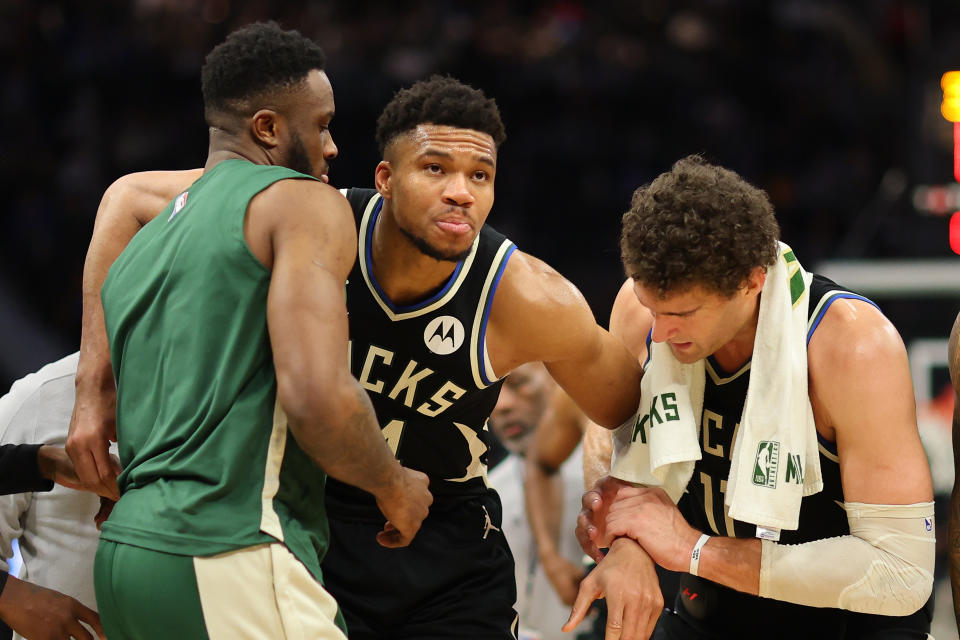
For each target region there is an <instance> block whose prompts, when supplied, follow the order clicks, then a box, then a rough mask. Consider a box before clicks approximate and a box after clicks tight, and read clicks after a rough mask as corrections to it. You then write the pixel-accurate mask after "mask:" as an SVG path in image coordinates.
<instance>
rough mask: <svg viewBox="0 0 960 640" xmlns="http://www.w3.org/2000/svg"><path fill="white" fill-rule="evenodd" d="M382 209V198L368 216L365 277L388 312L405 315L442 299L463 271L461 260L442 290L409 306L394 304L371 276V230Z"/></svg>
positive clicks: (365, 242) (365, 241) (365, 243)
mask: <svg viewBox="0 0 960 640" xmlns="http://www.w3.org/2000/svg"><path fill="white" fill-rule="evenodd" d="M381 208H383V198H381V199H380V202H378V203H377V206H376V208H374V210H373V213H372V214H371V215H370V223H369V224H368V225H367V237H366V239H365V240H364V246H365V247H366V250H365V255H364V257H363V258H364V261H365V262H366V263H367V275H368V276H369V277H370V282H371V283H373V288H374V289H376V290H377V295H379V296H380V299H381V300H383V302H384V303H385V304H386V305H387V306H388V307H390V310H391V311H393V312H394V313H405V312H409V311H417V310H419V309H422V308H424V307H426V306H429V305H431V304H433V303H434V302H436V301H437V300H439V299H440V298H442V297H443V296H444V295H445V294H446V293H447V291H449V290H450V287H452V286H453V283H454V282H456V281H457V276H458V275H460V270H461V269H463V260H461V261H460V262H458V263H457V268H456V269H454V271H453V273H452V274H451V275H450V278H448V279H447V283H446V284H445V285H443V288H442V289H441V290H440V291H438V292H437V293H435V294H434V295H432V296H430V297H429V298H427V299H426V300H422V301H420V302H417V303H415V304H412V305H410V306H406V307H405V306H401V305H397V304H394V303H393V302H392V301H391V300H390V298H388V297H387V294H386V293H384V292H383V289H381V288H380V283H378V282H377V279H376V278H375V277H374V275H373V263H372V262H371V260H372V259H373V258H372V256H371V253H372V252H371V250H370V249H371V247H372V245H373V229H374V227H376V224H377V218H379V217H380V209H381Z"/></svg>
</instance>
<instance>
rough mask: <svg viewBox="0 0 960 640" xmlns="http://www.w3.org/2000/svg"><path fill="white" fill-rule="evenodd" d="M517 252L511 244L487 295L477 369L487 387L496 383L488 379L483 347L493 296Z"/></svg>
mask: <svg viewBox="0 0 960 640" xmlns="http://www.w3.org/2000/svg"><path fill="white" fill-rule="evenodd" d="M516 250H517V245H515V244H511V245H510V248H509V249H507V251H506V253H504V254H503V259H502V260H500V266H499V267H497V274H496V275H495V276H494V277H493V284H492V285H491V286H490V293H488V294H487V299H486V300H485V301H484V310H483V320H481V321H480V338H479V339H478V340H477V365H478V366H477V369H478V370H479V371H480V379H481V380H483V383H484V384H486V385H491V384H493V383H494V382H496V380H491V379H490V378H488V377H487V368H486V366H485V365H484V363H485V362H486V359H485V358H484V357H483V347H484V345H485V344H486V343H487V319H488V318H489V317H490V307H492V306H493V296H495V295H496V294H497V287H498V286H499V285H500V278H501V277H502V276H503V270H504V269H506V267H507V262H508V261H509V260H510V256H512V255H513V252H514V251H516Z"/></svg>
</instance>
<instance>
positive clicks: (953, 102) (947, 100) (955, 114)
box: [940, 71, 960, 122]
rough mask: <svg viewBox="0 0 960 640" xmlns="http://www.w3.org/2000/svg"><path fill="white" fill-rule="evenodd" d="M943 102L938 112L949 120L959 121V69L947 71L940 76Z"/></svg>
mask: <svg viewBox="0 0 960 640" xmlns="http://www.w3.org/2000/svg"><path fill="white" fill-rule="evenodd" d="M940 86H941V87H942V88H943V104H941V105H940V113H942V114H943V117H944V118H946V119H947V120H949V121H950V122H960V71H947V72H946V73H945V74H943V77H942V78H940Z"/></svg>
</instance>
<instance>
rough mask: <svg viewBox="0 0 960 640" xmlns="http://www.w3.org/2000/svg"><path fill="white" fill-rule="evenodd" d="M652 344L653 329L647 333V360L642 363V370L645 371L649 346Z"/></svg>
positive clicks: (648, 357) (648, 360)
mask: <svg viewBox="0 0 960 640" xmlns="http://www.w3.org/2000/svg"><path fill="white" fill-rule="evenodd" d="M652 343H653V327H651V328H650V331H648V332H647V359H646V360H644V361H643V365H642V366H643V368H644V369H646V368H647V365H648V364H649V363H650V345H651V344H652Z"/></svg>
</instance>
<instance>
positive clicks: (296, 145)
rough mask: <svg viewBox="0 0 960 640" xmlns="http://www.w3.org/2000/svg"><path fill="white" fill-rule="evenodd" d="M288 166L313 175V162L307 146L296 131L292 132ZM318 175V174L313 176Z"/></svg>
mask: <svg viewBox="0 0 960 640" xmlns="http://www.w3.org/2000/svg"><path fill="white" fill-rule="evenodd" d="M287 168H288V169H293V170H294V171H299V172H300V173H305V174H306V175H308V176H313V164H312V163H311V162H310V156H308V155H307V147H306V146H305V145H304V144H303V139H302V138H301V137H300V135H299V134H297V132H296V131H294V132H292V133H291V134H290V151H289V152H287ZM313 177H316V176H313Z"/></svg>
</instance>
